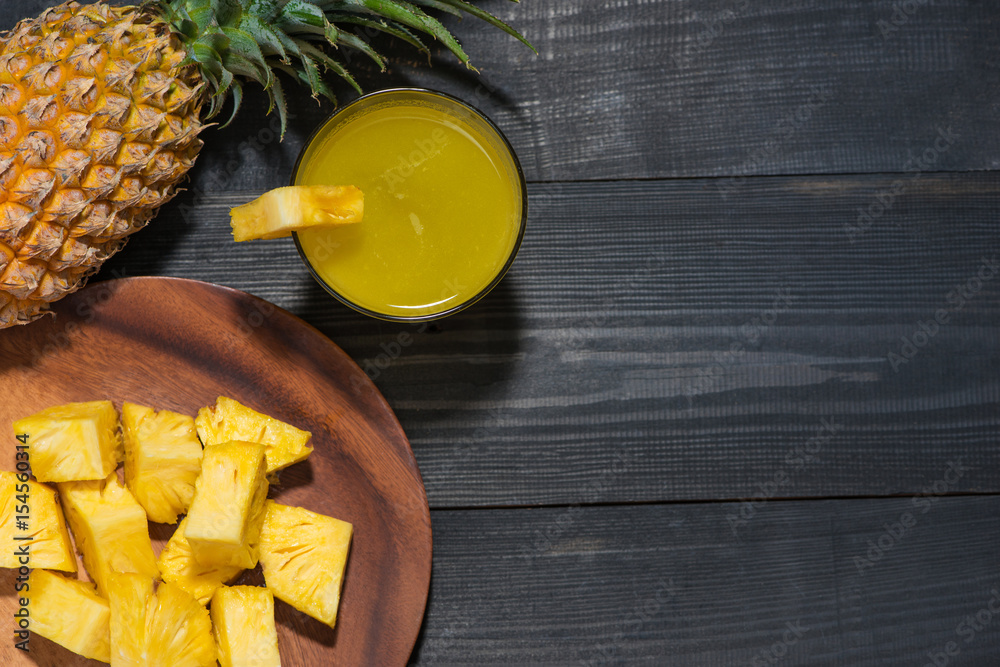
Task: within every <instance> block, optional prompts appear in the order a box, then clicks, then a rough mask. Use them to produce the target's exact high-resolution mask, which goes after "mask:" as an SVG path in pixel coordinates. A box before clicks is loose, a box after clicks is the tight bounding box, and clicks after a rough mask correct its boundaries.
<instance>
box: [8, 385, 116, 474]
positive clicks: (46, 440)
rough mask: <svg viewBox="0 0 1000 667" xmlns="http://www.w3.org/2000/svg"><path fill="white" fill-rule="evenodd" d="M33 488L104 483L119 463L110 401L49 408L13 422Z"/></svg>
mask: <svg viewBox="0 0 1000 667" xmlns="http://www.w3.org/2000/svg"><path fill="white" fill-rule="evenodd" d="M14 436H15V437H16V438H17V439H18V441H20V442H21V443H23V444H25V445H27V451H28V453H29V455H30V457H31V472H32V474H34V476H35V478H36V479H37V480H38V481H39V482H75V481H78V480H86V479H104V478H105V477H107V476H108V475H109V474H110V473H111V472H112V471H113V470H114V469H115V468H116V467H117V466H118V462H119V461H121V460H122V459H123V458H124V454H125V451H124V448H123V446H122V441H121V436H120V434H119V432H118V411H117V410H115V406H114V404H113V403H112V402H111V401H88V402H84V403H66V404H64V405H55V406H52V407H50V408H46V409H44V410H42V411H41V412H37V413H35V414H33V415H31V416H30V417H24V418H23V419H18V420H17V421H15V422H14Z"/></svg>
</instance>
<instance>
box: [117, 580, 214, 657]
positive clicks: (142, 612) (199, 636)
mask: <svg viewBox="0 0 1000 667" xmlns="http://www.w3.org/2000/svg"><path fill="white" fill-rule="evenodd" d="M108 582H109V587H108V592H109V599H108V602H109V603H110V612H111V614H110V615H111V622H110V632H109V637H110V643H111V646H110V653H111V660H110V662H111V665H112V667H119V665H120V666H121V667H139V666H140V665H141V666H148V667H209V666H212V667H214V665H215V659H216V657H215V641H214V639H213V638H212V621H211V618H210V617H209V614H208V610H207V609H205V608H204V607H203V606H201V605H200V604H199V603H198V601H197V600H195V599H194V598H193V597H191V596H190V595H188V594H187V593H185V592H184V591H182V590H181V589H179V588H177V587H176V586H174V585H173V584H170V583H163V584H160V586H159V588H158V589H157V590H156V592H155V593H154V592H153V579H152V578H150V577H146V576H143V575H141V574H134V573H126V574H122V573H118V572H113V573H111V574H110V575H109V576H108Z"/></svg>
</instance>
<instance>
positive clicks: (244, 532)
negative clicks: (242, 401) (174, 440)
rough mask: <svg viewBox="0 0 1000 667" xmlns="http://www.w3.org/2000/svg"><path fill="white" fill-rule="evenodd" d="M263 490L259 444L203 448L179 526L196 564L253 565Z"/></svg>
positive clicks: (233, 444) (265, 490)
mask: <svg viewBox="0 0 1000 667" xmlns="http://www.w3.org/2000/svg"><path fill="white" fill-rule="evenodd" d="M267 488H268V483H267V475H266V467H265V462H264V445H262V444H259V443H254V442H240V441H233V442H225V443H221V444H215V445H207V446H206V447H205V452H204V454H203V456H202V460H201V475H200V476H199V477H198V481H197V482H196V483H195V491H194V500H193V501H191V508H190V510H189V511H188V515H187V517H185V525H184V537H185V539H186V540H187V542H188V545H189V547H190V548H191V553H192V555H193V556H194V558H195V560H196V561H198V563H199V564H200V565H203V566H237V567H244V568H251V567H255V566H256V565H257V554H258V542H259V540H260V526H261V522H262V521H263V518H264V512H263V510H264V500H265V499H266V498H267Z"/></svg>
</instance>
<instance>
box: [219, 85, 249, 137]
mask: <svg viewBox="0 0 1000 667" xmlns="http://www.w3.org/2000/svg"><path fill="white" fill-rule="evenodd" d="M231 90H232V95H233V110H232V112H231V113H230V114H229V120H227V121H226V122H225V123H223V124H222V125H220V126H219V129H222V128H225V127H229V124H230V123H232V122H233V119H234V118H236V113H237V112H238V111H239V110H240V105H241V104H242V103H243V84H242V83H240V82H239V81H238V80H234V81H233V85H232V88H231Z"/></svg>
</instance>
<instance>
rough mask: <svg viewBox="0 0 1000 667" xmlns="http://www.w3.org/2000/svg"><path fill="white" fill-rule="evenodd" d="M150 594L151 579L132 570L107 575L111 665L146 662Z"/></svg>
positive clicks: (126, 666)
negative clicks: (147, 604) (147, 616)
mask: <svg viewBox="0 0 1000 667" xmlns="http://www.w3.org/2000/svg"><path fill="white" fill-rule="evenodd" d="M152 597H153V580H152V579H151V578H150V577H145V576H143V575H141V574H136V573H134V572H129V573H124V574H123V573H120V572H112V573H111V574H109V575H108V605H109V608H110V612H111V613H110V616H111V619H110V623H109V625H110V632H109V635H110V639H111V659H110V660H109V662H110V663H111V664H112V665H113V667H117V666H118V665H122V666H123V667H131V666H132V665H144V664H146V662H147V661H146V656H145V655H144V653H145V649H146V645H145V636H146V614H147V613H148V611H149V610H148V609H147V607H146V603H147V602H148V601H149V600H150V599H151V598H152Z"/></svg>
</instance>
